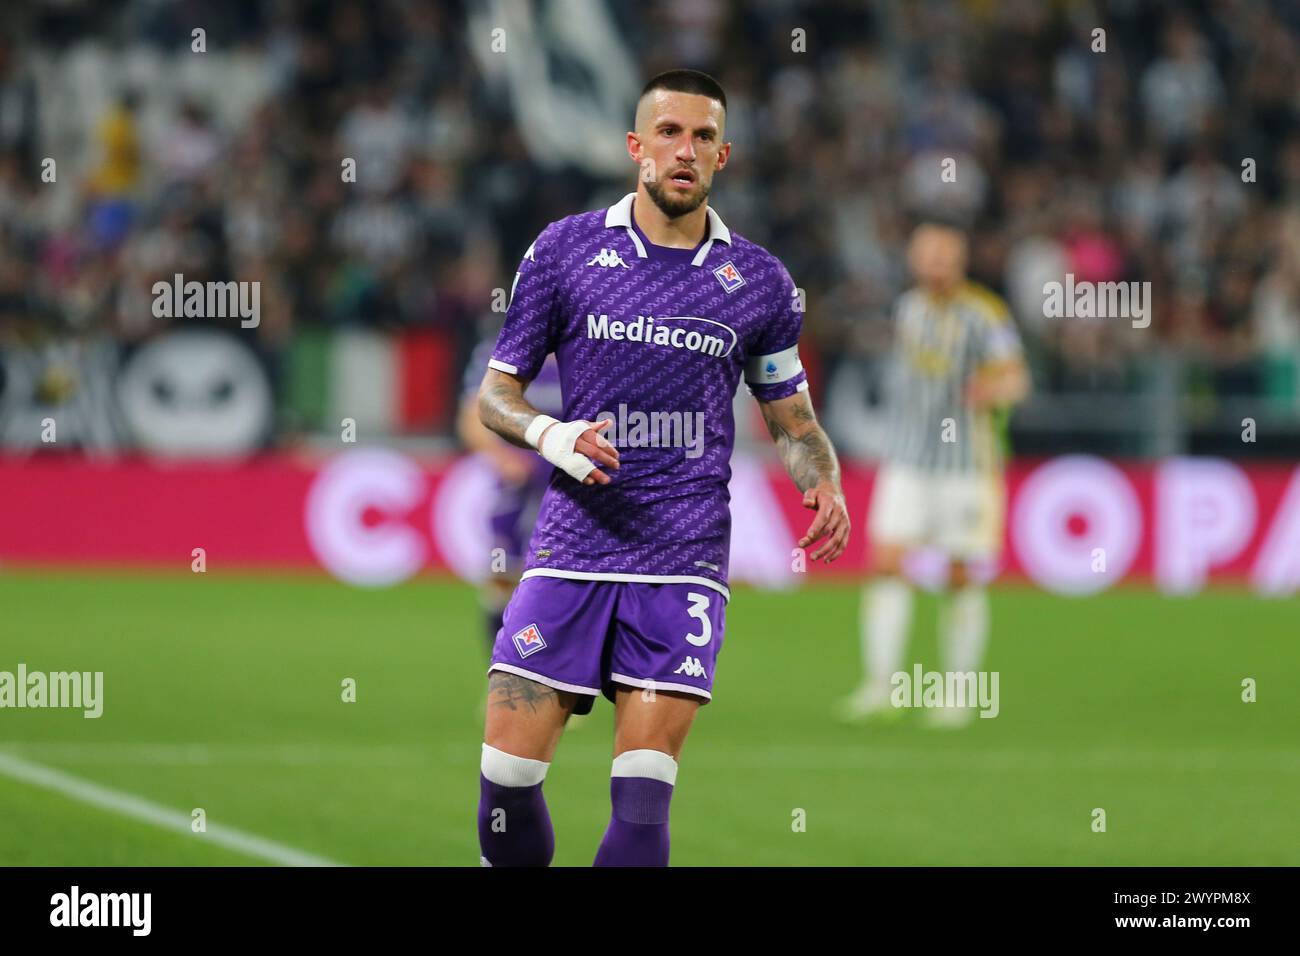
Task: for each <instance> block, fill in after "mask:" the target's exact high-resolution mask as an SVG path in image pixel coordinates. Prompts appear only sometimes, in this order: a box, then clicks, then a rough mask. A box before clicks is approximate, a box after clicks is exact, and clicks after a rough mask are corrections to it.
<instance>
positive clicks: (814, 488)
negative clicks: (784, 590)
mask: <svg viewBox="0 0 1300 956" xmlns="http://www.w3.org/2000/svg"><path fill="white" fill-rule="evenodd" d="M758 407H759V408H761V409H762V410H763V420H764V421H765V422H767V430H768V431H769V432H770V433H771V435H772V440H773V441H775V442H776V447H777V450H778V451H779V452H780V453H781V461H782V462H783V463H784V464H785V470H786V471H787V472H788V473H789V475H790V477H791V478H792V479H794V483H795V486H796V487H797V488H798V489H799V490H800V491H802V492H803V493H804V495H803V506H804V507H805V508H809V509H811V510H814V511H816V512H817V517H816V518H815V519H813V523H812V524H811V525H810V526H809V528H808V531H807V532H806V533H805V534H804V536H803V537H802V538H800V539H799V547H801V548H806V547H808V546H809V545H811V544H813V543H814V542H816V541H820V540H821V539H822V538H825V539H826V541H825V543H823V544H822V546H821V547H819V548H818V549H817V550H816V551H814V552H813V553H812V555H811V557H812V559H813V560H814V561H816V560H818V559H821V558H825V560H826V562H827V563H828V564H829V563H830V562H831V561H834V560H835V559H836V558H838V557H839V556H840V555H841V554H843V553H844V549H845V547H846V546H847V545H848V541H849V513H848V509H847V508H846V507H845V505H844V492H843V491H842V490H841V489H840V463H839V460H838V459H837V458H836V457H835V449H834V448H833V447H831V441H830V439H829V438H827V437H826V432H824V431H822V427H821V426H820V425H818V424H817V414H816V413H815V412H814V411H813V407H812V399H811V398H809V397H808V393H807V391H803V392H796V393H795V394H793V395H789V396H787V397H785V398H780V399H777V400H775V401H771V402H765V401H761V400H760V401H759V403H758Z"/></svg>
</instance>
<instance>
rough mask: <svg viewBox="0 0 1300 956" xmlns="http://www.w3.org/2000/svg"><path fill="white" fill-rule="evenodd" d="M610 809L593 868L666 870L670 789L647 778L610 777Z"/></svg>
mask: <svg viewBox="0 0 1300 956" xmlns="http://www.w3.org/2000/svg"><path fill="white" fill-rule="evenodd" d="M609 797H610V802H611V803H612V804H613V805H614V812H613V815H612V816H611V817H610V819H609V828H608V829H607V830H606V831H605V839H603V840H602V841H601V842H600V850H599V851H597V853H596V862H595V864H594V865H595V866H667V865H668V803H669V801H671V800H672V798H673V787H672V784H670V783H664V782H663V781H662V780H651V779H650V778H649V777H611V778H610V781H609Z"/></svg>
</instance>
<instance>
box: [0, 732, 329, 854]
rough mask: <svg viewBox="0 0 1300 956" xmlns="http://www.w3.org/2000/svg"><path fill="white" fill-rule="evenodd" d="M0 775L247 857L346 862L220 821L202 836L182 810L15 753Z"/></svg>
mask: <svg viewBox="0 0 1300 956" xmlns="http://www.w3.org/2000/svg"><path fill="white" fill-rule="evenodd" d="M0 774H3V775H4V776H6V777H9V778H11V779H13V780H18V781H20V782H22V783H28V784H31V785H32V786H35V787H44V788H45V789H47V790H53V791H55V792H56V793H61V794H63V795H64V796H65V797H70V798H71V799H73V800H79V801H81V802H82V803H88V804H90V805H91V806H93V807H99V808H100V809H101V810H108V811H111V812H113V813H120V814H122V815H123V816H127V817H132V818H134V819H136V820H141V821H143V822H145V823H150V824H153V825H154V826H156V827H161V828H162V829H164V830H171V831H173V832H176V833H183V834H185V835H186V836H198V838H199V839H202V840H207V841H208V842H211V843H216V844H218V845H220V846H223V847H226V848H227V849H231V850H235V851H236V852H239V853H243V854H244V855H245V856H251V857H256V858H258V859H261V860H267V861H269V862H271V863H278V864H280V865H281V866H343V865H344V864H342V863H335V862H334V861H333V860H327V859H325V858H324V857H319V856H314V855H313V854H311V853H305V852H303V851H302V850H295V849H294V848H293V847H291V846H285V845H284V844H282V843H276V842H275V841H273V840H267V839H265V838H264V837H260V836H255V835H254V834H252V833H245V832H244V831H243V830H237V829H235V828H234V827H228V826H225V825H223V824H220V823H210V824H208V828H207V831H206V832H205V833H203V834H202V835H198V834H195V833H194V832H193V831H192V830H191V829H190V823H191V820H190V816H189V814H186V813H182V812H181V811H179V810H172V809H170V808H169V807H164V806H163V805H162V804H160V803H154V802H153V801H152V800H146V799H144V798H143V797H137V796H135V795H133V794H130V793H123V792H122V791H120V790H112V789H110V788H108V787H104V786H100V785H99V784H97V783H91V782H90V781H89V780H82V779H81V778H80V777H74V776H72V775H71V774H68V773H64V772H63V771H62V770H55V769H53V768H51V767H44V766H41V765H40V764H36V763H30V762H28V761H26V760H23V759H21V758H19V757H15V756H14V755H13V754H7V753H4V752H0Z"/></svg>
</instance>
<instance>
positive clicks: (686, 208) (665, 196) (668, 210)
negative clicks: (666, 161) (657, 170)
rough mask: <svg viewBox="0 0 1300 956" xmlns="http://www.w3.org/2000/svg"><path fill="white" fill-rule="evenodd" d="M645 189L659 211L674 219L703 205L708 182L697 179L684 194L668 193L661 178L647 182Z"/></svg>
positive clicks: (707, 196) (707, 191) (706, 194)
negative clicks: (691, 188)
mask: <svg viewBox="0 0 1300 956" xmlns="http://www.w3.org/2000/svg"><path fill="white" fill-rule="evenodd" d="M645 191H646V193H647V194H649V196H650V199H651V200H652V201H653V202H654V204H655V205H656V206H658V207H659V211H660V212H662V213H663V214H664V215H665V216H667V217H668V218H669V219H676V218H677V217H678V216H685V215H686V214H687V213H692V212H695V210H697V209H699V208H700V206H701V205H703V203H704V200H706V199H708V198H709V184H708V183H706V182H704V181H702V180H699V179H697V180H696V182H695V188H694V189H693V190H691V191H690V192H689V193H687V194H686V195H684V196H683V195H680V194H673V193H669V192H668V190H667V189H665V188H664V184H663V180H655V181H654V182H647V183H646V184H645Z"/></svg>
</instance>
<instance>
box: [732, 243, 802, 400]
mask: <svg viewBox="0 0 1300 956" xmlns="http://www.w3.org/2000/svg"><path fill="white" fill-rule="evenodd" d="M773 261H774V263H775V266H776V269H775V282H774V284H773V292H772V312H771V317H770V318H769V319H768V320H767V322H765V323H764V324H763V326H762V328H761V329H760V330H759V332H758V334H757V335H756V336H755V338H754V341H753V343H752V344H751V345H750V348H749V352H748V355H747V356H746V359H745V384H746V385H748V386H749V391H750V393H751V394H752V395H753V396H754V397H755V398H757V399H758V400H759V401H763V402H773V401H776V400H777V399H779V398H787V397H788V396H790V395H793V394H795V393H796V392H801V391H805V390H806V389H807V388H808V384H807V383H808V376H807V374H806V373H805V372H804V370H803V363H802V362H800V361H799V330H800V329H801V328H802V327H803V302H802V299H801V297H800V295H799V290H798V289H796V288H795V284H794V280H793V279H791V278H790V273H789V272H787V271H786V268H785V266H783V265H781V263H780V262H776V261H775V260H773Z"/></svg>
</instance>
